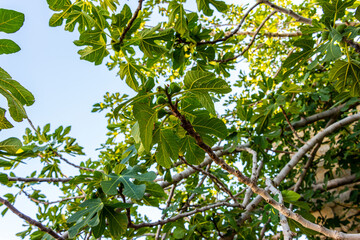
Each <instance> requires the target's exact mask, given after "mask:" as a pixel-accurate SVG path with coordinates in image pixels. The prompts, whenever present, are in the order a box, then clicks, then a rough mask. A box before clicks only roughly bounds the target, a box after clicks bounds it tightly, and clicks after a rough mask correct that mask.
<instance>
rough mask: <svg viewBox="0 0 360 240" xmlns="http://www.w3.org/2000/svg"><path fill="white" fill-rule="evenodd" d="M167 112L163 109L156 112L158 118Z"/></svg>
mask: <svg viewBox="0 0 360 240" xmlns="http://www.w3.org/2000/svg"><path fill="white" fill-rule="evenodd" d="M166 114H167V112H166V111H165V110H164V109H160V110H159V111H158V113H157V116H158V118H159V119H160V118H163V117H164V116H165V115H166Z"/></svg>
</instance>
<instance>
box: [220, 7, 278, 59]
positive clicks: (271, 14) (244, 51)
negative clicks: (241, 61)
mask: <svg viewBox="0 0 360 240" xmlns="http://www.w3.org/2000/svg"><path fill="white" fill-rule="evenodd" d="M275 13H276V11H272V12H271V13H270V14H269V15H268V16H267V17H266V18H265V19H264V21H262V23H261V24H260V26H259V27H258V28H257V29H256V32H255V35H254V36H253V37H252V39H251V40H250V43H249V44H248V45H247V46H246V48H245V49H244V50H243V51H242V52H241V53H240V54H238V55H236V56H234V57H232V58H228V59H225V60H217V62H221V63H227V62H230V61H232V60H235V59H237V58H238V57H241V56H243V55H244V54H245V53H246V52H247V51H248V50H249V49H250V47H251V46H252V45H253V43H254V42H255V38H256V36H257V34H258V33H259V32H260V30H261V28H262V27H263V26H264V25H265V23H266V22H267V21H268V20H269V19H270V18H271V17H272V16H273V15H274V14H275Z"/></svg>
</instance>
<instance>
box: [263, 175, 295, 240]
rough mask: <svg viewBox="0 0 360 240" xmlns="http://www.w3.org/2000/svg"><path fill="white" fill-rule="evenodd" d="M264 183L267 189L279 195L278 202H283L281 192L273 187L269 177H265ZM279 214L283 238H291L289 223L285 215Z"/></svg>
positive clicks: (288, 239)
mask: <svg viewBox="0 0 360 240" xmlns="http://www.w3.org/2000/svg"><path fill="white" fill-rule="evenodd" d="M266 185H267V186H268V187H269V190H270V191H271V192H272V193H273V194H276V195H278V196H279V203H280V204H284V198H283V196H282V194H281V192H280V191H279V190H278V189H277V188H276V187H274V185H273V184H272V182H271V180H270V179H269V178H268V179H266ZM279 216H280V224H281V227H282V229H283V234H284V240H291V239H292V235H293V233H292V232H291V230H290V227H289V223H288V221H287V219H286V217H285V216H284V215H283V214H282V213H280V214H279Z"/></svg>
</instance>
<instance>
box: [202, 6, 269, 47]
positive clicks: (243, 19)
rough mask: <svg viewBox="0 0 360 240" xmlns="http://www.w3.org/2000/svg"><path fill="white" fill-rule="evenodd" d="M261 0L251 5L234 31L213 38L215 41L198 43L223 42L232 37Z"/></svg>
mask: <svg viewBox="0 0 360 240" xmlns="http://www.w3.org/2000/svg"><path fill="white" fill-rule="evenodd" d="M261 2H262V1H260V2H257V3H255V4H254V5H253V6H252V7H250V8H249V9H248V10H247V11H246V12H245V14H244V16H243V17H242V18H241V20H240V23H239V25H238V26H237V27H236V28H235V29H234V31H232V32H231V33H230V34H229V35H227V36H225V37H223V38H220V39H216V40H213V41H206V42H198V43H197V45H204V44H215V43H218V42H223V41H226V40H228V39H229V38H231V37H232V36H234V35H235V34H236V33H237V32H238V31H239V29H240V28H241V26H242V24H243V23H244V21H245V19H246V17H247V16H248V15H249V13H250V12H251V11H252V10H253V9H254V8H255V7H257V6H258V5H259V4H260V3H261Z"/></svg>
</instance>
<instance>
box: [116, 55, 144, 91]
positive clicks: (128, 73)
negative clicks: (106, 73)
mask: <svg viewBox="0 0 360 240" xmlns="http://www.w3.org/2000/svg"><path fill="white" fill-rule="evenodd" d="M143 70H147V69H146V68H144V67H143V66H140V65H137V64H136V63H135V62H134V61H130V60H129V61H128V62H127V63H122V64H121V65H120V71H119V75H120V78H121V79H124V78H126V79H125V81H126V84H127V85H128V86H129V87H131V88H132V89H134V90H135V91H139V82H138V81H137V80H136V76H137V77H138V78H140V79H141V81H142V82H144V81H145V78H146V76H145V74H144V73H143V72H144V71H143ZM135 74H136V75H135Z"/></svg>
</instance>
